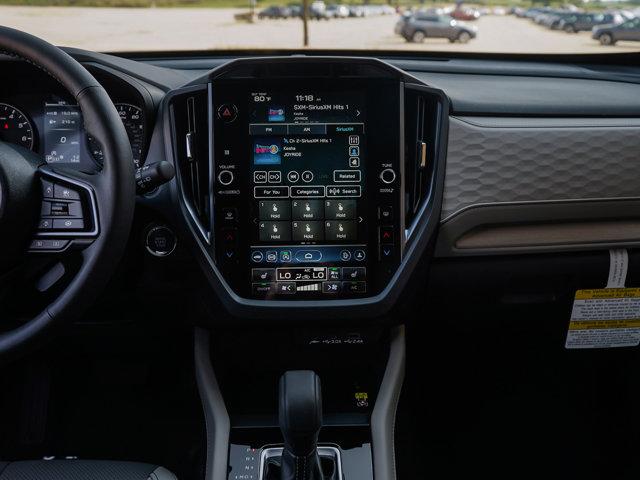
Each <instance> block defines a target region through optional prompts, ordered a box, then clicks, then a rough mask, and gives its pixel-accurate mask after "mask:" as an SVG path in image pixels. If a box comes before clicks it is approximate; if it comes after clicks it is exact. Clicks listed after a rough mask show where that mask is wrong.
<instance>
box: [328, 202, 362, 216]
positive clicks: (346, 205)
mask: <svg viewBox="0 0 640 480" xmlns="http://www.w3.org/2000/svg"><path fill="white" fill-rule="evenodd" d="M324 215H325V218H326V219H327V220H351V219H354V218H356V201H355V200H325V202H324Z"/></svg>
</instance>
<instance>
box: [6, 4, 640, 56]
mask: <svg viewBox="0 0 640 480" xmlns="http://www.w3.org/2000/svg"><path fill="white" fill-rule="evenodd" d="M243 11H246V10H237V9H196V8H166V9H165V8H155V9H134V8H126V9H121V8H79V7H10V6H0V23H2V24H3V25H7V26H10V27H14V28H18V29H21V30H25V31H28V32H30V33H33V34H35V35H38V36H42V37H43V38H45V39H47V40H49V41H50V42H52V43H55V44H57V45H65V46H74V47H81V48H86V49H89V50H98V51H125V50H130V51H131V50H134V51H136V50H137V51H158V50H203V49H241V48H273V49H292V48H296V49H297V48H300V47H301V45H302V22H301V21H300V20H299V19H289V20H258V21H256V22H255V23H253V24H248V23H238V22H236V20H235V19H234V14H236V13H239V12H243ZM396 21H397V16H395V15H388V16H379V17H367V18H346V19H333V20H329V21H326V20H321V21H310V27H309V32H310V42H311V48H319V49H325V48H326V49H382V50H419V51H465V52H508V53H606V52H625V51H627V52H628V51H634V50H640V42H639V43H632V42H627V43H625V42H620V43H619V44H617V45H616V46H615V47H602V46H600V45H599V44H598V42H596V41H595V40H592V39H591V37H590V33H589V32H582V33H579V34H567V33H565V32H558V31H550V30H547V29H545V28H544V27H540V26H538V25H535V24H533V23H532V22H531V21H529V20H525V19H519V18H515V17H512V16H486V17H481V18H480V19H479V20H477V21H476V22H469V23H472V24H475V25H477V26H478V29H479V32H478V38H476V39H474V40H471V41H470V42H469V43H468V44H459V43H453V44H452V43H449V41H448V40H446V39H427V40H426V41H425V42H424V43H422V44H413V43H407V42H405V41H404V39H402V38H401V37H399V36H397V35H395V34H394V33H393V27H394V25H395V23H396Z"/></svg>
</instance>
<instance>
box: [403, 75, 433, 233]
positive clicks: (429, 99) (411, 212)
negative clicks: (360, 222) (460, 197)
mask: <svg viewBox="0 0 640 480" xmlns="http://www.w3.org/2000/svg"><path fill="white" fill-rule="evenodd" d="M440 112H441V107H440V102H438V99H437V98H435V97H433V96H432V95H430V94H428V93H425V92H422V91H421V89H420V87H414V86H407V88H406V90H405V119H404V120H405V138H404V145H405V168H404V170H405V215H406V217H405V225H406V226H407V229H408V230H409V232H408V233H411V230H412V225H413V223H414V221H415V220H416V217H417V215H418V214H419V213H420V211H421V209H422V207H423V206H424V204H425V203H426V202H427V201H428V199H429V196H430V195H431V191H432V188H433V176H434V171H435V160H436V152H437V151H438V149H437V147H438V146H437V145H436V144H437V138H438V136H437V128H438V121H439V118H440Z"/></svg>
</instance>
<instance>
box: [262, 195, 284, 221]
mask: <svg viewBox="0 0 640 480" xmlns="http://www.w3.org/2000/svg"><path fill="white" fill-rule="evenodd" d="M258 216H259V218H260V220H289V219H291V202H289V200H261V201H259V202H258Z"/></svg>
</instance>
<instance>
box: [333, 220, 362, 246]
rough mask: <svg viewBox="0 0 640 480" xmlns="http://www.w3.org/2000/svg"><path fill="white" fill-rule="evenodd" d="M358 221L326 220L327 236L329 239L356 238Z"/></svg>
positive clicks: (345, 240)
mask: <svg viewBox="0 0 640 480" xmlns="http://www.w3.org/2000/svg"><path fill="white" fill-rule="evenodd" d="M356 233H357V229H356V222H353V221H350V220H347V221H344V222H341V221H339V220H331V221H328V222H325V237H326V239H327V240H329V241H338V242H349V241H352V240H355V239H356Z"/></svg>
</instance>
